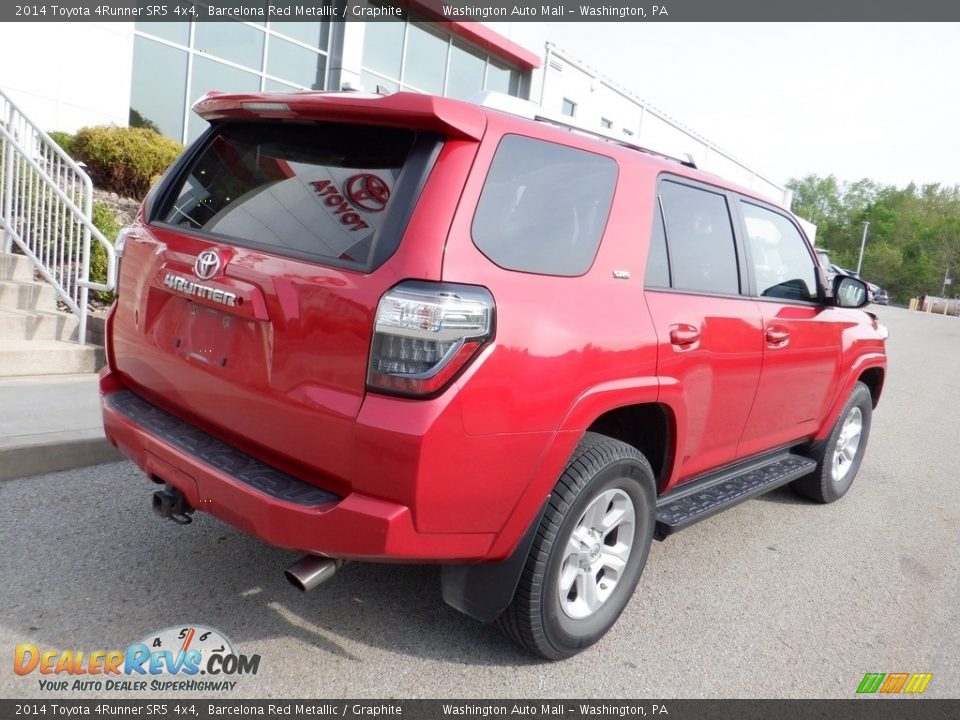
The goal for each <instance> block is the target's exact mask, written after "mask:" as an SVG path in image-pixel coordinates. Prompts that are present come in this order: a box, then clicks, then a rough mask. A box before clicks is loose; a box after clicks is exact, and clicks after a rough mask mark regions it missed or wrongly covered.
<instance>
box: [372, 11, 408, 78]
mask: <svg viewBox="0 0 960 720" xmlns="http://www.w3.org/2000/svg"><path fill="white" fill-rule="evenodd" d="M403 36H404V23H401V22H368V23H367V24H366V26H365V27H364V29H363V66H364V67H365V68H368V69H370V70H373V71H374V72H377V73H381V74H383V75H386V76H388V77H392V78H399V77H400V65H401V62H402V60H403Z"/></svg>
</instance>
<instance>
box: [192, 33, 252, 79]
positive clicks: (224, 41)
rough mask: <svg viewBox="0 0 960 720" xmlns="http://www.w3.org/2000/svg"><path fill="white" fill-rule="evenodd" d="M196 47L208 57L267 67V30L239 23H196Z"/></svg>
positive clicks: (194, 46) (249, 66)
mask: <svg viewBox="0 0 960 720" xmlns="http://www.w3.org/2000/svg"><path fill="white" fill-rule="evenodd" d="M196 26H197V28H196V31H195V33H194V40H193V48H194V50H196V51H197V52H200V53H203V54H205V55H215V56H216V57H218V58H222V59H223V60H229V61H230V62H233V63H237V64H238V65H245V66H246V67H248V68H252V69H254V70H260V68H261V67H262V65H263V38H264V34H263V31H261V30H257V29H256V28H252V27H249V26H247V25H244V24H242V23H238V22H223V23H220V22H201V23H196Z"/></svg>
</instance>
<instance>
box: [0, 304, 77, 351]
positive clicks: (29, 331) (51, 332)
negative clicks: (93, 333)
mask: <svg viewBox="0 0 960 720" xmlns="http://www.w3.org/2000/svg"><path fill="white" fill-rule="evenodd" d="M79 329H80V321H79V320H78V319H77V317H76V316H75V315H68V314H67V313H63V312H45V311H43V310H4V309H2V308H0V347H3V345H4V343H6V342H7V341H12V340H73V341H76V339H77V335H78V332H79Z"/></svg>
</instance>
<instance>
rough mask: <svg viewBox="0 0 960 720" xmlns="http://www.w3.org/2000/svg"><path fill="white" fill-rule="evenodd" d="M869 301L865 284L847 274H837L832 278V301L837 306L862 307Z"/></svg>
mask: <svg viewBox="0 0 960 720" xmlns="http://www.w3.org/2000/svg"><path fill="white" fill-rule="evenodd" d="M868 302H870V298H869V295H868V294H867V284H866V283H865V282H864V281H863V280H858V279H857V278H855V277H850V276H849V275H837V276H836V277H835V278H834V279H833V303H834V305H836V306H837V307H845V308H862V307H863V306H864V305H866V304H867V303H868Z"/></svg>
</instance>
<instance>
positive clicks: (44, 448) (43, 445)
mask: <svg viewBox="0 0 960 720" xmlns="http://www.w3.org/2000/svg"><path fill="white" fill-rule="evenodd" d="M0 347H2V345H0ZM0 409H2V410H0V480H6V479H10V478H17V477H26V476H28V475H39V474H40V473H48V472H54V471H55V470H67V469H71V468H77V467H83V466H84V465H94V464H97V463H102V462H109V461H112V460H117V459H119V458H120V454H119V453H118V452H117V451H116V449H114V448H113V447H111V446H110V444H109V443H108V442H107V439H106V438H105V437H104V435H103V421H102V420H101V417H100V394H99V392H98V383H97V376H96V375H93V374H84V375H47V376H43V377H16V378H0Z"/></svg>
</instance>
